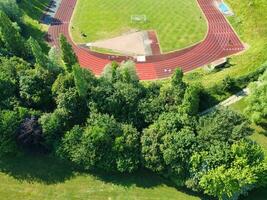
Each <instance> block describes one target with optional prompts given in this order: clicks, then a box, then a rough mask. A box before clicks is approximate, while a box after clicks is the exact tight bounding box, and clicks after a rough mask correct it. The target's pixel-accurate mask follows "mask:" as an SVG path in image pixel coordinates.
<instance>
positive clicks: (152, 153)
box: [141, 112, 194, 174]
mask: <svg viewBox="0 0 267 200" xmlns="http://www.w3.org/2000/svg"><path fill="white" fill-rule="evenodd" d="M183 118H184V117H183V116H181V113H175V112H169V113H163V114H161V116H160V117H159V119H158V120H156V121H155V122H154V123H153V124H152V125H150V126H149V127H148V128H147V129H144V131H143V135H142V137H141V144H142V156H143V159H144V165H145V166H146V167H147V168H149V169H151V170H152V171H154V172H159V173H161V174H166V173H167V169H170V168H169V167H170V165H169V164H170V161H169V160H168V159H167V158H168V156H167V154H169V153H168V152H167V151H168V149H167V148H166V147H167V146H169V145H170V144H169V143H170V142H171V141H170V140H171V139H173V138H172V137H174V135H168V134H179V133H181V135H184V134H183V133H184V132H186V130H187V128H186V126H188V125H189V124H188V125H187V124H186V123H184V122H185V121H184V119H183ZM192 121H194V120H192ZM191 125H193V124H191ZM192 127H194V126H192ZM183 128H185V129H184V130H183ZM189 132H190V131H189ZM190 134H191V132H190ZM190 134H189V135H188V137H189V138H190ZM192 134H193V133H192ZM185 141H186V139H185ZM164 142H165V144H164ZM164 146H165V149H163V147H164ZM185 146H186V144H185ZM189 146H190V145H189ZM176 147H177V148H179V146H178V144H177V146H176ZM173 149H175V147H173ZM181 151H183V150H181ZM164 154H165V157H164ZM165 159H166V160H165Z"/></svg>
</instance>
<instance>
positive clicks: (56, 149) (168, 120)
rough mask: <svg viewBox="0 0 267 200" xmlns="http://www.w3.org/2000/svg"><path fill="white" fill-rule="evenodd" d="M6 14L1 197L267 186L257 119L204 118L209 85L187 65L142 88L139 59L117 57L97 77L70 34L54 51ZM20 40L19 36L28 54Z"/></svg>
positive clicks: (0, 26)
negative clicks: (188, 77) (187, 72)
mask: <svg viewBox="0 0 267 200" xmlns="http://www.w3.org/2000/svg"><path fill="white" fill-rule="evenodd" d="M13 4H15V2H13ZM4 11H5V12H2V11H1V12H0V44H1V46H0V89H1V92H2V93H3V94H4V95H2V96H1V97H0V178H1V180H2V179H3V181H1V183H0V186H1V187H0V195H3V197H7V198H10V197H12V195H14V198H16V197H17V198H18V199H19V198H21V199H25V198H28V195H29V194H30V195H31V197H32V198H47V199H51V196H52V195H55V193H56V191H57V192H58V191H60V192H62V193H57V195H56V198H58V199H64V198H66V196H68V198H72V197H73V198H80V199H87V198H88V196H89V195H94V196H95V198H96V199H98V198H99V199H101V198H109V197H111V198H124V197H127V198H128V196H130V197H133V198H139V197H140V198H147V197H148V195H150V196H149V197H151V195H155V197H156V196H157V197H158V198H160V199H164V198H167V199H172V198H173V199H176V198H186V199H199V198H201V197H200V196H195V195H194V193H193V191H194V192H196V194H205V195H208V196H206V197H203V198H204V199H211V198H216V199H219V200H237V199H238V198H241V197H242V196H243V195H246V194H247V193H248V192H250V191H251V190H253V189H257V190H260V189H261V188H265V187H266V184H267V165H266V156H265V155H264V150H263V149H262V147H261V146H260V145H258V144H257V143H255V142H254V141H253V140H252V139H251V137H253V136H251V135H252V134H253V130H252V129H251V124H250V121H249V120H248V119H246V118H245V117H244V116H242V115H241V114H238V113H236V112H234V111H232V110H228V109H220V110H216V111H215V112H213V113H210V114H208V115H206V116H199V115H198V113H199V112H200V109H201V108H202V105H201V104H202V103H203V102H206V100H207V99H208V98H209V97H210V96H209V94H208V91H207V90H206V89H205V88H203V87H202V86H201V85H197V84H196V85H195V84H192V83H186V82H185V81H184V74H183V72H182V71H181V70H180V69H176V70H175V72H174V73H173V75H172V77H171V79H170V81H169V82H167V83H165V84H162V83H159V82H156V83H154V82H152V83H150V84H147V85H144V84H142V83H141V82H140V81H139V79H138V76H137V74H136V71H135V66H134V63H133V62H131V61H127V62H122V63H120V64H118V63H116V62H113V63H110V64H108V65H107V66H106V67H105V70H104V72H103V74H102V75H101V76H100V77H99V78H96V77H95V76H94V75H93V74H92V73H91V72H90V71H88V70H86V69H82V68H81V67H80V66H79V64H78V63H77V59H76V56H75V54H74V52H73V49H72V48H71V46H70V45H69V44H68V42H67V40H66V38H65V37H64V36H61V38H60V48H61V49H60V51H56V50H55V49H54V48H51V49H50V51H49V52H48V53H47V51H45V50H43V48H42V46H41V45H40V44H39V42H38V39H37V38H35V37H28V35H27V34H23V33H24V25H25V23H24V21H23V17H22V16H18V17H14V16H15V15H14V14H15V13H16V12H15V11H16V10H14V12H7V11H6V10H4ZM4 21H6V22H7V23H4ZM8 30H9V31H10V32H12V33H14V34H12V35H9V34H7V33H8V32H9V31H8ZM12 40H15V41H19V43H18V44H21V45H20V46H19V48H20V51H18V49H17V46H16V44H11V41H12ZM22 58H23V59H22ZM261 72H262V71H261V70H260V71H257V73H253V74H252V75H251V76H248V77H244V78H241V79H237V80H238V81H237V80H236V79H232V78H231V77H228V76H227V77H225V78H224V80H223V85H222V86H220V87H219V88H220V89H221V90H223V91H224V92H225V93H230V92H232V91H234V90H236V88H238V86H240V85H242V84H244V82H247V81H248V80H255V79H256V77H257V76H258V75H259V74H260V73H261ZM264 77H265V76H263V79H264ZM261 80H262V79H260V81H261ZM237 83H238V84H237ZM263 83H264V82H263ZM265 86H266V85H265V84H262V83H261V84H260V85H259V86H257V85H255V86H254V93H252V95H251V98H249V104H251V105H252V106H251V105H249V106H248V109H246V110H247V112H248V113H249V115H250V116H254V113H258V111H259V108H260V109H262V108H263V109H264V107H265V106H264V103H266V102H265V99H264V98H262V99H261V98H260V97H261V95H262V94H265V93H264V92H265V89H266V87H265ZM217 90H219V89H218V88H217ZM264 97H265V96H264ZM256 100H257V101H256ZM255 102H256V103H257V107H255V105H254V104H255ZM257 116H258V114H257ZM264 117H265V114H264V113H263V115H261V116H260V118H264ZM251 119H259V117H258V118H255V117H252V118H251ZM254 121H255V120H254ZM255 122H257V123H258V124H260V125H262V121H261V120H256V121H255ZM261 144H263V143H261ZM33 152H34V153H35V154H37V155H32V154H33ZM44 166H45V167H44ZM62 166H63V167H62ZM99 172H101V173H99ZM89 174H90V175H89ZM158 175H160V176H161V177H158ZM139 177H142V178H139ZM162 177H164V178H166V179H167V180H166V179H164V178H162ZM148 179H149V180H148ZM169 181H170V182H169ZM1 184H5V185H4V186H3V185H1ZM6 184H8V185H9V186H13V187H11V189H12V190H14V188H15V192H14V191H13V192H11V191H10V190H6ZM88 184H91V185H88ZM175 187H178V188H183V189H182V191H185V192H186V193H189V194H192V195H191V196H190V197H189V196H188V195H187V194H184V193H181V192H179V191H177V190H176V189H175ZM2 188H5V189H2ZM99 188H100V189H101V190H100V191H99ZM185 188H186V189H185ZM154 189H155V190H154ZM188 190H189V191H190V192H188ZM7 191H8V193H7ZM9 191H10V192H9ZM88 191H90V192H88ZM166 193H167V194H166ZM121 195H123V196H121ZM141 195H142V196H141ZM25 196H27V197H25ZM152 197H153V196H152ZM53 198H55V197H54V196H53Z"/></svg>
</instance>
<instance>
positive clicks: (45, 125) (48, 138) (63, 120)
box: [38, 109, 70, 151]
mask: <svg viewBox="0 0 267 200" xmlns="http://www.w3.org/2000/svg"><path fill="white" fill-rule="evenodd" d="M38 121H39V124H41V127H42V132H43V137H44V139H45V141H44V143H45V146H46V148H47V149H48V150H51V151H56V149H57V148H58V147H57V146H58V144H59V142H60V140H61V137H62V135H63V133H64V132H65V131H67V130H68V129H69V128H70V127H69V124H68V122H69V115H68V113H67V111H66V110H64V109H56V110H55V111H54V112H53V113H45V114H43V115H42V116H41V118H40V119H39V120H38Z"/></svg>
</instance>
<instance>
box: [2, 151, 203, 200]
mask: <svg viewBox="0 0 267 200" xmlns="http://www.w3.org/2000/svg"><path fill="white" fill-rule="evenodd" d="M0 180H1V181H0V199H1V200H9V199H16V200H39V199H40V200H51V199H53V200H59V199H60V200H67V199H70V200H72V199H77V200H78V199H79V200H80V199H81V200H83V199H84V200H105V199H106V200H131V199H133V200H135V199H138V200H149V199H152V200H165V199H166V200H171V199H173V200H175V199H176V200H177V199H178V200H200V199H201V198H200V197H198V196H195V195H194V194H192V193H190V192H187V191H182V190H181V191H179V190H177V189H175V188H174V187H173V186H172V185H171V184H170V183H169V182H168V181H166V180H165V179H162V178H160V177H159V176H156V175H155V174H152V173H150V172H148V171H144V170H143V171H140V172H138V173H135V174H133V175H101V174H88V173H82V172H78V171H77V170H75V169H74V168H73V166H71V165H70V164H69V163H65V162H62V161H59V160H56V159H55V158H52V157H46V156H20V157H18V158H13V157H12V158H5V159H0Z"/></svg>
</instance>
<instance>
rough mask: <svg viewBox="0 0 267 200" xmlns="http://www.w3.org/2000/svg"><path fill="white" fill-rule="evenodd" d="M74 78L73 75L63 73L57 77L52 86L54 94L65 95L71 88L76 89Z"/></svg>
mask: <svg viewBox="0 0 267 200" xmlns="http://www.w3.org/2000/svg"><path fill="white" fill-rule="evenodd" d="M74 87H75V83H74V76H73V73H68V72H66V73H61V74H59V75H58V76H57V79H56V80H55V81H54V83H53V85H52V88H51V90H52V94H53V95H55V96H57V95H59V94H61V93H65V92H66V91H67V90H68V89H69V88H74Z"/></svg>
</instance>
